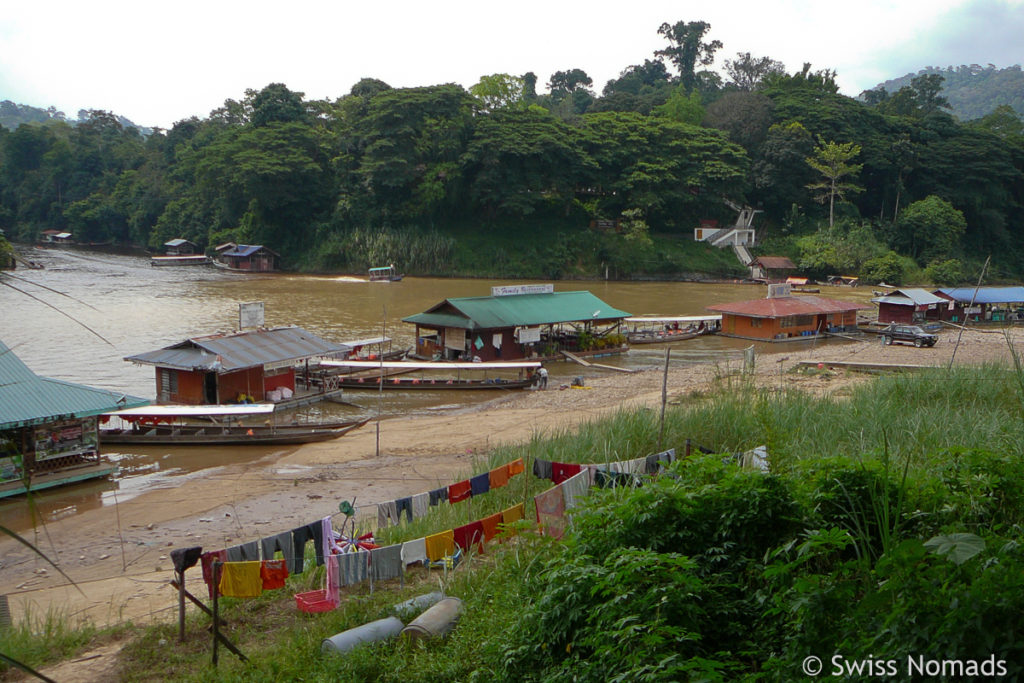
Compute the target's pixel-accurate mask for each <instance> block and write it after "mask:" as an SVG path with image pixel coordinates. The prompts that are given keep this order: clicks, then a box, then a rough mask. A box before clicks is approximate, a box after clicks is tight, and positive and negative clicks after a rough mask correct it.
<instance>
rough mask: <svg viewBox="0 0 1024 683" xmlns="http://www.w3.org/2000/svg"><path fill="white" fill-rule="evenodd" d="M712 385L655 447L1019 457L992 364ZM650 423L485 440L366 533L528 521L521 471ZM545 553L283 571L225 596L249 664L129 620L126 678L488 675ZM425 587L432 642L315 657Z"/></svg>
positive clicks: (608, 445)
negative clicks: (495, 477)
mask: <svg viewBox="0 0 1024 683" xmlns="http://www.w3.org/2000/svg"><path fill="white" fill-rule="evenodd" d="M721 386H722V387H723V388H724V390H723V391H721V392H719V393H716V394H713V395H710V396H708V395H701V396H697V397H683V398H682V400H681V402H680V404H679V405H678V406H673V407H671V408H670V409H669V411H668V412H667V413H666V425H665V439H664V443H665V447H675V448H676V449H677V452H681V451H682V449H683V447H684V444H685V442H686V440H687V439H691V440H692V442H693V443H694V445H695V446H696V445H700V446H704V447H707V448H710V449H713V450H714V451H716V452H735V451H742V450H747V449H749V448H752V447H755V446H759V445H767V446H768V451H769V457H770V460H771V463H772V469H773V471H774V472H776V473H780V474H783V475H784V476H785V475H787V474H790V473H791V474H793V475H794V476H800V474H799V473H800V472H801V471H806V465H808V464H813V462H814V461H815V460H817V459H821V458H826V457H830V456H834V455H843V456H852V457H860V458H864V459H866V460H881V459H882V458H883V453H884V457H888V458H891V459H892V462H895V463H901V465H900V467H901V468H902V463H909V468H910V474H911V476H915V475H925V476H931V475H937V474H939V473H941V472H942V471H943V470H944V469H945V468H946V467H948V465H949V460H950V458H949V456H948V455H947V454H948V453H950V452H951V451H953V450H955V449H957V448H959V447H971V446H976V445H981V446H983V447H984V448H986V449H987V450H990V451H993V452H1000V453H1006V454H1015V455H1021V454H1024V453H1022V449H1024V421H1022V420H1021V419H1020V415H1021V404H1022V400H1021V395H1020V385H1019V384H1018V380H1017V379H1016V377H1015V375H1014V373H1013V372H1012V371H1009V372H1008V371H1007V369H1006V368H1005V367H1000V366H986V367H980V368H959V369H954V370H952V371H948V372H947V371H944V370H935V371H927V372H921V373H915V374H907V375H894V376H887V377H881V378H879V379H878V380H876V381H875V382H872V383H871V384H867V385H861V386H858V387H855V388H854V389H853V390H851V392H850V394H849V396H848V397H846V398H843V399H836V398H818V397H812V396H808V395H805V394H802V393H800V392H796V391H789V390H786V389H784V388H782V389H779V388H773V389H764V388H758V387H756V386H754V385H753V384H751V383H750V382H748V381H747V380H745V379H735V378H726V379H724V380H723V382H722V383H721ZM658 432H659V425H658V412H657V411H653V410H636V411H631V412H624V413H620V414H618V415H615V416H613V417H610V418H608V419H604V420H601V421H599V422H592V423H589V424H585V425H583V426H582V427H580V428H579V430H578V431H575V432H570V431H564V432H562V433H558V434H555V435H554V436H552V437H551V438H545V439H541V438H540V437H535V438H533V439H532V440H531V441H529V442H528V443H525V444H521V445H516V446H503V447H500V448H497V449H495V450H494V451H493V452H492V453H490V454H489V457H488V459H487V460H485V461H484V460H482V461H480V462H478V463H477V465H476V469H475V471H476V472H483V471H487V470H488V469H491V468H493V467H495V466H497V465H499V464H502V463H505V462H508V461H509V460H513V459H515V458H518V457H522V458H523V459H524V463H525V466H526V472H525V473H524V474H522V475H518V476H515V477H513V478H512V479H511V480H510V483H509V485H508V486H506V487H504V488H502V489H497V490H495V491H492V492H490V493H488V494H487V495H486V496H483V497H479V498H477V499H474V500H472V502H463V503H458V504H456V505H441V506H438V507H437V508H431V514H429V515H428V516H427V517H424V518H420V519H417V520H414V521H413V522H412V523H411V524H403V525H401V526H399V527H392V528H389V529H387V530H384V531H383V532H382V533H380V534H379V538H378V540H379V541H380V542H382V543H395V542H399V541H402V540H408V539H412V538H418V537H420V536H423V535H426V534H429V533H436V532H438V531H441V530H444V529H447V528H452V527H454V526H458V525H460V524H464V523H466V522H469V521H472V520H475V519H479V518H481V517H484V516H486V515H488V514H491V513H493V512H497V511H499V510H501V509H504V508H506V507H509V506H510V505H513V504H516V503H519V502H523V501H524V500H526V501H527V510H526V517H527V520H530V519H532V518H533V509H532V501H531V498H532V496H533V495H535V494H536V493H538V492H540V491H542V490H544V489H546V488H547V487H548V486H550V483H549V482H546V481H540V480H537V479H536V478H535V477H533V475H532V474H531V467H532V464H533V461H534V459H536V458H542V459H546V460H552V461H562V462H587V463H595V462H604V461H614V460H627V459H631V458H636V457H641V456H644V455H647V454H648V453H651V452H655V451H656V450H658ZM886 443H887V446H888V448H887V450H886V448H885V446H886ZM524 525H525V524H524ZM552 547H553V546H552V543H551V542H550V541H549V539H546V538H539V537H537V536H536V535H534V534H521V535H519V536H517V537H515V538H513V539H510V540H509V541H508V542H505V543H501V544H494V543H492V544H490V545H489V546H488V548H487V552H486V554H484V555H474V556H471V557H470V558H469V559H468V560H467V561H466V562H465V563H463V564H462V565H460V566H459V567H458V568H456V569H455V570H454V571H453V572H451V573H447V574H445V573H442V572H440V571H437V570H434V571H431V572H427V571H426V570H422V569H421V570H416V569H413V570H411V571H409V572H407V574H406V576H405V585H404V587H403V586H401V585H400V582H398V581H391V582H386V583H384V584H377V585H376V586H375V588H374V591H373V593H372V594H371V593H370V589H369V586H368V584H363V585H360V586H355V587H349V588H345V589H343V591H344V597H343V600H342V605H341V607H340V608H339V609H338V610H335V611H333V612H328V613H324V614H318V615H310V614H304V613H301V612H298V611H297V610H296V609H295V606H294V599H293V597H292V596H293V594H294V593H298V592H302V591H305V590H311V589H314V588H319V587H320V585H321V581H322V578H323V569H322V568H318V569H316V570H313V571H307V572H306V573H304V574H302V575H300V576H295V577H291V578H290V579H289V584H288V587H287V588H286V589H285V590H281V591H274V592H268V593H266V594H264V595H263V596H262V597H260V598H257V599H254V600H231V599H225V600H224V601H223V603H222V613H223V616H224V618H225V619H227V620H228V622H229V626H228V628H227V632H228V634H229V637H230V638H231V639H232V640H233V642H235V643H236V644H237V645H238V646H239V647H240V648H241V649H242V651H243V652H245V653H246V655H247V656H249V657H250V660H251V662H250V663H249V664H243V663H242V662H240V661H238V660H237V659H236V658H235V657H234V656H233V655H231V654H230V653H227V652H225V651H223V650H222V651H221V661H220V666H219V668H218V669H216V670H214V669H213V668H212V667H211V665H210V636H209V634H208V632H207V631H206V630H205V628H206V626H207V625H208V623H209V619H208V618H206V617H205V616H203V617H202V618H200V616H199V615H198V614H190V616H189V618H188V628H187V634H188V637H187V639H186V642H185V643H183V644H179V643H177V626H176V624H169V625H164V626H153V627H147V628H144V629H141V630H140V631H139V635H138V637H137V638H135V639H134V640H133V641H132V642H131V643H130V644H128V645H127V646H126V647H125V650H124V653H123V656H122V661H123V662H124V667H125V668H124V671H123V675H124V678H125V679H126V680H140V681H149V680H199V681H205V680H226V681H233V680H242V679H244V680H247V681H249V680H291V679H299V678H301V679H303V680H342V679H348V680H382V681H391V680H395V681H397V680H402V681H417V680H431V681H434V680H439V679H454V680H493V679H496V678H499V677H500V676H499V673H500V671H499V670H500V668H501V661H500V657H501V654H500V653H501V651H502V650H501V648H502V646H503V644H504V643H505V642H506V640H507V639H506V637H505V636H506V629H507V628H508V626H509V624H511V623H514V622H515V620H516V616H517V615H518V614H519V613H520V611H521V610H522V609H523V607H524V606H525V605H527V604H529V602H530V601H531V600H532V596H533V592H532V591H533V583H532V582H533V580H534V578H535V573H534V567H535V566H536V565H535V563H536V562H537V561H538V560H539V559H543V558H544V557H547V556H548V555H549V554H550V552H551V550H552ZM193 585H195V584H194V582H193ZM438 588H443V589H444V590H445V591H447V592H448V593H449V594H451V595H455V596H457V597H460V598H462V599H463V600H464V602H465V611H464V614H463V616H462V619H461V620H460V622H459V625H458V627H457V628H456V629H455V631H453V633H452V634H451V635H450V636H449V637H448V638H446V639H444V640H443V641H437V642H429V643H422V642H421V643H407V642H404V641H401V640H398V641H395V642H390V643H385V644H378V645H373V646H367V647H363V648H359V649H357V650H356V651H354V652H352V653H350V654H348V655H344V656H339V655H334V656H321V655H320V650H319V648H320V643H321V641H322V640H323V639H324V638H327V637H329V636H331V635H333V634H336V633H339V632H341V631H344V630H346V629H349V628H353V627H356V626H359V625H361V624H364V623H367V622H369V621H373V620H376V619H379V618H382V617H384V616H386V615H387V614H388V609H389V607H390V606H391V605H394V604H396V603H398V602H401V601H402V600H405V599H407V598H409V597H412V596H414V595H419V594H422V593H426V592H429V591H431V590H437V589H438ZM58 621H59V619H58ZM20 628H22V629H23V627H20ZM23 630H24V629H23ZM64 630H65V629H63V627H61V626H60V625H59V624H51V625H49V626H48V627H47V628H46V629H44V631H45V632H44V633H43V634H42V636H41V637H38V636H37V637H35V638H34V639H35V640H36V641H37V642H36V643H34V644H33V647H38V648H39V649H40V651H42V650H46V649H48V648H50V647H51V646H50V645H49V644H48V643H49V641H50V640H51V639H53V640H54V642H58V643H59V642H62V641H63V642H66V643H69V644H68V645H64V646H57V647H58V648H59V649H62V650H63V651H69V649H70V648H71V647H73V645H72V644H74V643H81V642H83V641H87V640H88V639H89V638H91V637H93V635H92V634H93V633H95V632H94V631H93V632H89V631H86V632H84V633H82V634H80V635H74V634H70V633H64V634H63V635H60V634H62V633H63V632H64ZM24 632H26V633H27V632H28V631H24ZM21 640H22V641H24V640H26V638H25V637H22V638H21ZM30 640H31V639H30ZM21 647H24V646H21ZM15 652H22V653H23V656H24V657H25V658H26V661H39V660H38V658H36V659H31V658H32V657H36V655H34V654H31V653H30V652H28V651H27V650H24V649H19V650H15Z"/></svg>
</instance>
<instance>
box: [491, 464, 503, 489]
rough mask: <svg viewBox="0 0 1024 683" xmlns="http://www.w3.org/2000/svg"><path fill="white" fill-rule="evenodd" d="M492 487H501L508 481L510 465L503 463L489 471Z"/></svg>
mask: <svg viewBox="0 0 1024 683" xmlns="http://www.w3.org/2000/svg"><path fill="white" fill-rule="evenodd" d="M487 476H488V479H489V481H490V483H491V488H492V489H497V488H501V487H502V486H504V485H506V484H507V483H508V465H502V466H501V467H499V468H498V469H496V470H491V471H490V472H488V473H487Z"/></svg>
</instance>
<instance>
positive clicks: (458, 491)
mask: <svg viewBox="0 0 1024 683" xmlns="http://www.w3.org/2000/svg"><path fill="white" fill-rule="evenodd" d="M471 495H473V487H472V486H471V485H470V483H469V479H467V480H465V481H460V482H457V483H455V484H449V485H448V502H449V503H458V502H459V501H460V500H466V499H467V498H469V497H470V496H471Z"/></svg>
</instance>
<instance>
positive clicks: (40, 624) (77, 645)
mask: <svg viewBox="0 0 1024 683" xmlns="http://www.w3.org/2000/svg"><path fill="white" fill-rule="evenodd" d="M98 633H99V631H98V630H97V629H96V627H95V626H93V625H92V623H90V622H81V621H75V620H72V619H71V618H70V617H69V616H68V614H66V613H65V612H64V611H62V610H59V609H54V608H51V609H49V610H48V611H47V612H45V613H42V614H35V613H33V612H31V611H26V612H25V613H24V614H23V615H22V616H21V618H19V619H18V620H17V621H16V622H15V624H14V625H12V626H11V627H9V628H7V629H2V628H0V652H2V653H3V654H5V655H6V656H8V657H10V658H11V659H14V660H16V661H18V662H21V663H22V664H25V665H27V666H30V667H32V668H34V669H38V668H39V667H41V666H43V665H46V664H50V663H53V662H55V661H59V660H61V659H65V658H67V657H70V656H72V655H74V654H75V653H77V652H79V651H80V650H81V649H82V648H83V647H85V646H86V645H87V644H88V643H89V642H90V641H91V640H92V639H93V638H94V637H95V636H96V635H97V634H98ZM7 669H8V667H7V666H6V665H5V664H4V663H3V662H0V678H2V677H3V674H5V672H6V671H7Z"/></svg>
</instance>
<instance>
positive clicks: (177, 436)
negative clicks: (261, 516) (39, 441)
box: [100, 419, 369, 446]
mask: <svg viewBox="0 0 1024 683" xmlns="http://www.w3.org/2000/svg"><path fill="white" fill-rule="evenodd" d="M367 422H369V419H366V420H357V421H354V422H339V423H332V424H330V425H317V426H309V427H305V426H287V427H266V426H253V427H244V426H243V427H225V426H218V425H215V426H210V425H186V426H177V425H158V426H155V427H151V428H149V429H101V430H100V444H103V445H107V444H160V445H175V446H287V445H294V444H304V443H314V442H317V441H329V440H330V439H337V438H338V437H339V436H343V435H344V434H347V433H348V432H350V431H352V430H353V429H356V428H358V427H362V426H363V425H364V424H366V423H367Z"/></svg>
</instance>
